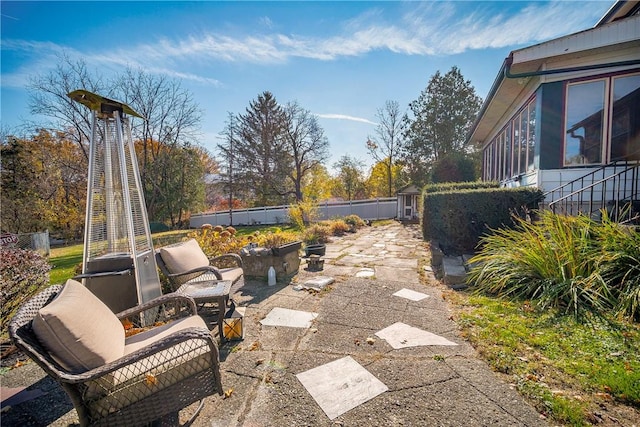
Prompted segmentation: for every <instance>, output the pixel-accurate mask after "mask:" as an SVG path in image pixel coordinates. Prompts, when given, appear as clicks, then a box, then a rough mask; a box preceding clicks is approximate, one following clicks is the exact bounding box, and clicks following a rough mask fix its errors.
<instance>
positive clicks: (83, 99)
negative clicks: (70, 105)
mask: <svg viewBox="0 0 640 427" xmlns="http://www.w3.org/2000/svg"><path fill="white" fill-rule="evenodd" d="M67 96H68V97H69V98H71V99H72V100H74V101H76V102H79V103H80V104H82V105H84V106H85V107H87V108H89V109H90V110H93V111H98V112H100V113H112V112H114V111H120V112H122V113H125V114H128V115H130V116H135V117H140V118H141V119H144V117H142V116H141V115H140V114H138V113H136V112H135V111H134V110H133V109H132V108H131V107H129V106H128V105H127V104H124V103H122V102H119V101H114V100H113V99H109V98H105V97H104V96H101V95H98V94H96V93H92V92H89V91H88V90H84V89H78V90H74V91H73V92H69V93H68V94H67Z"/></svg>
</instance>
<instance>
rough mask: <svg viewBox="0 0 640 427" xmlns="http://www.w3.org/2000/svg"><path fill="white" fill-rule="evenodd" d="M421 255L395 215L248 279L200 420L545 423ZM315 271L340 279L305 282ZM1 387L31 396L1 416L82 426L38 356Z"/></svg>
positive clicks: (184, 416) (412, 232)
mask: <svg viewBox="0 0 640 427" xmlns="http://www.w3.org/2000/svg"><path fill="white" fill-rule="evenodd" d="M421 258H424V259H427V260H428V259H429V254H427V253H426V249H425V247H424V244H423V242H422V241H421V239H420V231H419V228H418V227H417V226H415V225H414V226H403V225H401V224H399V223H395V222H393V223H390V224H387V225H381V226H374V227H366V228H364V229H362V230H360V231H359V232H358V233H355V234H348V235H346V236H344V237H341V238H335V239H334V240H333V242H332V243H330V244H328V245H327V251H326V255H325V257H324V259H325V264H324V270H322V271H318V272H311V271H306V270H305V269H304V267H305V261H303V263H302V264H301V266H300V272H299V274H298V275H297V276H295V278H294V279H293V282H292V283H278V284H277V285H276V286H273V287H269V286H267V285H266V283H263V282H259V281H249V282H247V283H246V284H245V285H244V286H243V287H242V288H241V289H238V290H237V291H236V292H235V293H234V295H233V298H234V300H235V301H236V303H237V304H238V305H239V306H243V307H245V320H244V322H245V323H244V324H245V338H244V340H243V341H239V342H230V343H227V344H225V345H224V346H222V347H221V348H220V351H221V370H222V382H223V386H224V389H225V390H226V392H227V393H226V394H227V396H226V397H221V396H211V397H209V398H207V399H206V400H205V405H204V408H203V409H202V411H201V412H200V414H199V416H198V417H197V418H196V419H195V421H194V423H193V425H194V426H219V427H223V426H224V427H227V426H284V425H287V426H336V425H344V426H402V425H404V426H432V425H438V426H538V425H546V422H545V421H544V420H543V419H542V418H541V417H540V416H539V414H538V413H537V412H536V411H535V410H534V409H533V408H532V407H531V406H529V405H528V404H527V403H526V402H525V401H524V400H523V399H522V398H521V397H520V396H519V395H518V394H517V392H516V391H515V390H513V388H512V387H510V386H509V385H508V384H505V383H504V382H502V381H501V380H499V379H498V377H497V376H496V375H495V374H494V373H493V372H492V371H491V370H490V369H489V367H488V366H487V365H486V364H485V363H484V362H483V361H481V360H480V359H479V358H478V356H477V354H476V352H475V350H474V349H473V348H472V347H471V346H470V345H469V344H468V343H467V342H465V341H464V340H463V339H462V338H460V336H459V335H458V328H457V326H456V324H455V323H454V322H453V321H452V320H451V313H450V310H449V308H448V306H447V302H446V301H445V300H444V299H443V298H442V290H443V289H444V286H442V285H441V284H439V283H437V282H436V281H435V279H434V278H433V276H432V273H430V272H428V271H423V272H422V274H423V275H424V276H423V277H421V274H420V273H419V268H418V267H419V266H418V264H419V263H418V260H419V259H421ZM363 272H366V274H364V275H365V276H369V277H357V276H358V275H359V274H358V273H363ZM360 275H363V274H360ZM317 276H329V277H333V278H334V279H335V281H334V282H333V283H332V284H330V285H329V286H327V287H325V288H324V289H322V290H320V291H314V290H304V289H302V290H296V289H300V287H301V286H300V285H302V284H304V282H305V281H306V280H308V279H310V278H313V277H317ZM394 294H396V295H394ZM274 308H275V309H289V310H296V311H297V312H307V313H313V314H317V316H310V318H311V320H310V324H308V325H301V327H290V326H277V321H276V322H275V323H274V322H265V323H266V324H263V323H261V321H262V320H263V319H265V317H267V316H268V315H269V314H270V313H271V312H272V310H273V309H274ZM286 312H289V311H286ZM278 313H280V315H282V311H279V312H278ZM403 334H406V335H403ZM335 372H337V374H336V373H335ZM352 374H353V377H352ZM363 384H364V386H363ZM2 386H3V387H10V388H11V387H13V388H18V387H28V389H27V390H25V391H23V392H22V393H31V395H28V394H27V395H24V394H23V396H24V397H25V399H23V400H24V401H23V402H22V403H19V404H16V405H14V406H12V407H11V408H9V409H8V410H3V414H2V422H3V424H4V425H54V426H63V425H69V424H72V423H77V417H76V415H75V411H74V410H73V407H72V406H71V404H70V402H69V400H68V398H67V397H66V395H65V394H64V393H63V392H62V391H61V389H60V388H59V387H58V386H57V385H56V384H55V383H53V382H52V381H51V380H49V379H48V378H46V377H44V375H43V372H42V371H41V370H40V369H39V368H38V367H37V366H36V365H35V364H34V363H26V364H24V365H23V366H21V367H19V368H17V369H12V370H11V371H9V372H7V373H5V374H4V375H3V376H2ZM331 387H335V389H332V388H331ZM196 407H197V405H196V404H194V405H191V406H190V407H188V408H185V410H183V411H181V413H180V421H181V422H185V421H186V420H188V418H189V417H190V415H191V413H193V411H194V410H195V409H196Z"/></svg>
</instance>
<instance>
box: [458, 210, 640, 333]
mask: <svg viewBox="0 0 640 427" xmlns="http://www.w3.org/2000/svg"><path fill="white" fill-rule="evenodd" d="M514 221H515V223H516V226H515V227H514V228H505V229H498V230H493V232H492V233H491V234H489V235H486V236H484V237H483V238H482V239H481V241H480V245H479V251H478V253H477V254H476V255H475V256H474V257H473V258H472V259H471V260H470V261H469V262H470V264H471V265H474V267H473V268H472V269H471V271H470V274H469V283H470V284H471V286H472V289H473V290H474V291H475V292H478V293H485V294H491V295H497V296H500V297H507V298H513V299H521V300H530V301H531V302H532V303H533V304H535V305H536V306H537V307H539V308H541V309H545V308H549V307H554V308H558V309H560V310H563V311H564V312H566V313H571V314H573V315H574V316H575V317H581V316H582V314H584V313H585V312H587V311H589V312H594V313H600V314H605V313H606V314H614V315H616V316H619V317H622V318H626V319H628V320H636V321H638V320H640V262H639V261H640V234H639V233H638V231H637V230H636V229H635V228H634V227H630V226H625V225H621V224H618V223H616V222H614V221H613V220H612V219H611V218H610V217H609V216H608V215H607V214H606V212H603V213H602V220H601V221H594V220H593V219H591V218H589V217H587V216H584V215H579V216H565V215H558V214H554V213H552V212H550V211H542V212H540V214H539V220H537V221H536V222H528V221H526V220H524V219H520V218H514Z"/></svg>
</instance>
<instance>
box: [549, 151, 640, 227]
mask: <svg viewBox="0 0 640 427" xmlns="http://www.w3.org/2000/svg"><path fill="white" fill-rule="evenodd" d="M544 197H545V199H547V198H548V197H549V198H550V199H551V202H549V204H548V207H549V209H551V210H552V211H553V212H554V213H563V214H566V215H578V214H583V215H587V216H590V217H592V218H595V219H597V218H599V216H600V214H601V211H602V210H603V209H604V210H606V211H607V212H608V214H609V216H610V217H611V218H612V219H613V220H614V221H617V222H630V221H632V220H634V218H635V217H636V216H637V214H638V212H640V163H638V162H628V161H617V162H613V163H610V164H608V165H605V166H602V167H600V168H598V169H596V170H594V171H591V172H589V173H587V174H585V175H584V176H581V177H579V178H576V179H574V180H572V181H569V182H567V183H566V184H563V185H561V186H559V187H556V188H554V189H553V190H550V191H548V192H546V193H545V194H544Z"/></svg>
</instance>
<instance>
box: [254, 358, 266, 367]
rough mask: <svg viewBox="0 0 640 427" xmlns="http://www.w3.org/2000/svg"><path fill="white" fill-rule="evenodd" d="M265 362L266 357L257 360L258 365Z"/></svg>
mask: <svg viewBox="0 0 640 427" xmlns="http://www.w3.org/2000/svg"><path fill="white" fill-rule="evenodd" d="M263 363H264V359H258V360H256V366H259V365H262V364H263Z"/></svg>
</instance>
